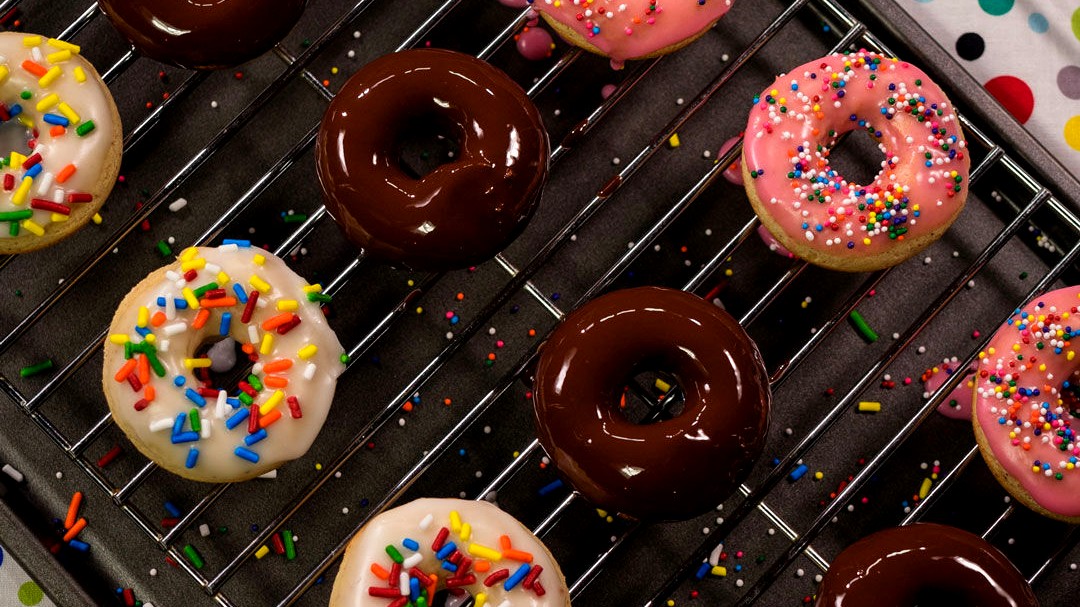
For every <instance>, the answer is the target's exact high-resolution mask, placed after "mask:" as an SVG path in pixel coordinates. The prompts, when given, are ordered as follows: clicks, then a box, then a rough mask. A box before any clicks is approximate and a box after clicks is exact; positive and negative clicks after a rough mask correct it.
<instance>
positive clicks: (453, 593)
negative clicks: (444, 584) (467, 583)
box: [429, 588, 476, 607]
mask: <svg viewBox="0 0 1080 607" xmlns="http://www.w3.org/2000/svg"><path fill="white" fill-rule="evenodd" d="M475 604H476V599H474V598H473V595H472V594H471V593H470V592H469V591H468V590H465V589H464V588H443V589H442V590H438V591H436V592H435V596H433V597H432V598H431V603H429V605H430V606H431V607H472V606H473V605H475Z"/></svg>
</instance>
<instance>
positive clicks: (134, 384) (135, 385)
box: [127, 373, 142, 392]
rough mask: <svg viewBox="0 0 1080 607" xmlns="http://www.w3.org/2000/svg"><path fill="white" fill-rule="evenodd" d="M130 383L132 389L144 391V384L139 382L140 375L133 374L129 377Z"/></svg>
mask: <svg viewBox="0 0 1080 607" xmlns="http://www.w3.org/2000/svg"><path fill="white" fill-rule="evenodd" d="M127 380H128V383H129V384H131V389H132V390H134V391H136V392H138V391H139V390H142V382H141V381H139V378H138V374H137V373H132V374H130V375H128V376H127Z"/></svg>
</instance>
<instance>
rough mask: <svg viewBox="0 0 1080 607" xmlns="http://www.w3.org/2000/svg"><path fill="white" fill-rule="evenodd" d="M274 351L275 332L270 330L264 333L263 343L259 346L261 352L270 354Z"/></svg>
mask: <svg viewBox="0 0 1080 607" xmlns="http://www.w3.org/2000/svg"><path fill="white" fill-rule="evenodd" d="M273 351H274V334H273V333H270V332H269V331H268V332H266V333H264V334H263V338H262V345H260V346H259V354H263V355H268V354H270V353H271V352H273Z"/></svg>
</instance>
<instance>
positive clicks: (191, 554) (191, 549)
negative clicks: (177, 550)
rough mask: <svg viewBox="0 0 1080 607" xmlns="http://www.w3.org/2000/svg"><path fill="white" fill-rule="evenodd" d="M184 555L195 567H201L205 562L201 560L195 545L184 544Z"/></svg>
mask: <svg viewBox="0 0 1080 607" xmlns="http://www.w3.org/2000/svg"><path fill="white" fill-rule="evenodd" d="M184 555H185V556H187V557H188V560H189V561H191V564H192V565H195V568H196V569H202V568H203V565H205V564H206V563H205V562H203V558H202V555H200V554H199V551H198V550H196V549H195V546H192V545H191V544H188V545H187V546H184Z"/></svg>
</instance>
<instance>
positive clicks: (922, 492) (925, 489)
mask: <svg viewBox="0 0 1080 607" xmlns="http://www.w3.org/2000/svg"><path fill="white" fill-rule="evenodd" d="M933 484H934V482H933V481H931V480H930V479H928V478H924V479H922V486H921V487H919V499H923V498H924V497H926V494H927V493H930V486H931V485H933Z"/></svg>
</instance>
